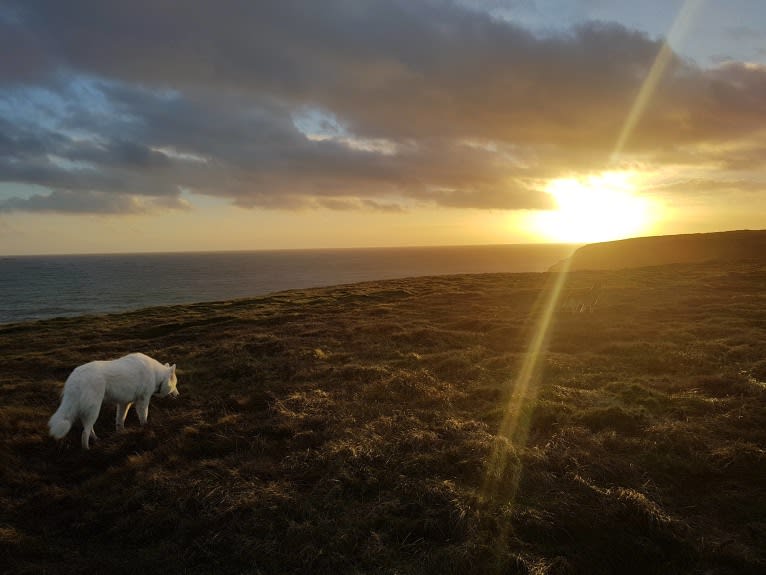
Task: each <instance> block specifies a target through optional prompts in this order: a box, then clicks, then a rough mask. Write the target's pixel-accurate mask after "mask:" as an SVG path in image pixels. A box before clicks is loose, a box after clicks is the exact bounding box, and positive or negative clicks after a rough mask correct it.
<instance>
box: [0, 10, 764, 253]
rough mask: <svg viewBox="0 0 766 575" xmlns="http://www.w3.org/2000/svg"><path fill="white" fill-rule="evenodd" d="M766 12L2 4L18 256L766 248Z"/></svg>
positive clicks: (10, 216)
mask: <svg viewBox="0 0 766 575" xmlns="http://www.w3.org/2000/svg"><path fill="white" fill-rule="evenodd" d="M764 158H766V2H762V1H761V0H727V1H723V0H645V1H643V2H635V1H634V0H568V1H563V0H560V1H559V0H557V1H554V0H486V1H479V0H473V1H471V0H462V1H460V0H453V1H449V0H422V1H418V0H380V1H377V0H370V1H367V0H323V1H321V2H315V1H311V0H304V1H293V0H280V1H279V2H269V1H259V0H217V1H212V0H209V1H202V0H185V1H183V2H182V1H180V0H178V1H172V0H132V1H131V2H117V1H105V0H68V1H67V2H61V1H59V0H0V255H14V254H50V253H109V252H146V251H208V250H210V251H214V250H256V249H290V248H313V247H317V248H319V247H369V246H404V245H463V244H497V243H537V242H573V243H583V242H591V241H607V240H611V239H619V238H622V237H631V236H640V235H658V234H674V233H696V232H709V231H719V230H731V229H762V228H764V227H766V226H764V222H766V171H764V169H763V165H764Z"/></svg>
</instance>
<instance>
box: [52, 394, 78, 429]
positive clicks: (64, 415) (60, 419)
mask: <svg viewBox="0 0 766 575" xmlns="http://www.w3.org/2000/svg"><path fill="white" fill-rule="evenodd" d="M75 417H77V409H76V406H75V404H74V402H73V401H72V399H71V398H70V397H69V395H68V394H66V393H65V394H64V395H63V396H62V397H61V405H59V408H58V409H57V410H56V413H54V414H53V415H52V416H51V418H50V419H49V420H48V428H49V429H50V434H51V435H52V436H53V437H55V438H56V439H61V438H62V437H64V436H65V435H66V434H67V433H69V430H70V429H71V428H72V423H73V422H74V419H75Z"/></svg>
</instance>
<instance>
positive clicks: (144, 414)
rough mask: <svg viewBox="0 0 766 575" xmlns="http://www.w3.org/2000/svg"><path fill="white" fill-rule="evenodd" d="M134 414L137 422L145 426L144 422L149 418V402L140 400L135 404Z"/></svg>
mask: <svg viewBox="0 0 766 575" xmlns="http://www.w3.org/2000/svg"><path fill="white" fill-rule="evenodd" d="M136 413H137V414H138V421H139V423H140V424H141V425H146V420H147V419H148V417H149V400H148V399H147V400H141V401H139V402H137V403H136Z"/></svg>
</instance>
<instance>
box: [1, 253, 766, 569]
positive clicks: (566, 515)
mask: <svg viewBox="0 0 766 575" xmlns="http://www.w3.org/2000/svg"><path fill="white" fill-rule="evenodd" d="M556 277H557V274H512V275H510V274H500V275H481V276H454V277H439V278H423V279H413V280H401V281H387V282H379V283H368V284H359V285H354V286H342V287H337V288H327V289H318V290H311V291H295V292H288V293H283V294H278V295H274V296H271V297H262V298H257V299H252V300H242V301H235V302H226V303H215V304H199V305H191V306H183V307H170V308H160V309H149V310H144V311H140V312H135V313H128V314H121V315H111V316H104V317H85V318H77V319H55V320H49V321H41V322H34V323H25V324H18V325H6V326H0V462H2V466H1V467H0V571H1V572H3V573H48V574H58V573H62V574H63V573H76V572H88V573H102V572H103V573H106V572H108V573H111V574H115V573H144V574H149V573H164V574H169V573H190V574H197V573H252V574H256V573H400V574H404V573H439V574H444V573H469V572H473V573H535V574H554V573H556V574H559V573H560V574H564V573H588V574H593V573H641V574H646V573H700V574H702V573H705V574H729V573H731V574H735V573H736V574H743V573H745V574H746V573H752V574H755V573H764V572H766V482H765V481H764V478H766V451H765V448H766V389H765V387H766V384H764V382H766V290H764V286H766V264H764V263H753V262H750V263H729V264H684V265H673V266H665V267H656V268H642V269H633V270H624V271H602V272H576V273H572V274H571V275H570V276H569V277H568V280H567V284H566V286H565V288H564V297H568V296H569V295H572V294H577V293H580V292H582V291H584V290H587V289H588V288H589V287H590V286H592V285H593V284H594V283H597V282H601V284H602V285H603V294H602V297H601V298H600V299H599V302H598V304H597V306H596V307H595V309H594V311H593V313H589V314H585V313H583V314H576V313H565V312H563V311H560V310H559V311H555V312H554V313H553V314H552V318H551V324H550V325H551V329H550V330H549V331H548V332H547V337H543V336H542V334H541V333H539V332H538V331H537V327H536V326H537V325H538V319H539V318H540V317H544V316H545V315H546V314H545V305H544V302H545V298H546V297H547V294H548V293H549V292H548V288H549V287H550V286H551V285H552V281H553V280H555V278H556ZM530 341H539V342H541V343H543V344H545V345H544V346H543V347H544V348H545V347H546V346H547V351H546V352H545V353H541V354H540V356H539V360H540V361H539V363H537V364H530V363H527V362H526V360H528V359H529V357H530V354H529V353H528V348H529V345H530ZM131 351H143V352H145V353H148V354H150V355H152V356H154V357H156V358H157V359H159V360H161V361H163V362H164V361H171V362H176V363H177V364H178V366H179V381H180V383H179V390H180V392H181V397H180V398H179V399H178V400H176V401H173V400H171V399H155V400H153V401H152V405H151V408H150V413H149V422H150V423H149V426H148V427H147V428H145V429H139V428H138V424H137V421H136V417H135V414H134V413H133V412H131V413H130V415H129V416H128V421H127V429H126V431H125V432H124V433H123V434H119V435H118V434H116V433H115V432H114V424H113V420H114V414H113V410H112V409H111V408H109V409H106V408H105V409H104V410H103V411H102V414H101V418H100V420H99V422H98V423H97V426H96V431H97V433H98V434H99V437H100V438H101V439H100V440H99V441H98V442H96V444H95V446H94V447H93V449H92V450H91V451H90V452H83V451H81V449H80V447H79V441H78V437H77V432H74V431H73V432H72V433H71V434H70V435H69V436H68V437H67V438H65V439H64V440H63V441H62V442H58V443H57V442H55V441H53V440H52V439H50V438H49V437H47V435H46V431H47V430H46V422H47V419H48V417H49V416H50V415H51V413H53V411H54V410H55V408H56V406H57V404H58V393H59V391H60V389H61V386H62V383H63V381H64V379H65V378H66V376H67V375H68V373H69V372H70V371H71V369H72V368H73V367H75V366H76V365H78V364H80V363H84V362H86V361H89V360H92V359H96V358H110V357H116V356H119V355H121V354H124V353H127V352H131ZM520 374H527V375H528V376H529V378H528V379H526V378H522V379H521V380H520V379H519V376H520ZM500 429H503V430H504V432H505V434H504V436H503V435H501V436H498V435H497V432H498V430H500Z"/></svg>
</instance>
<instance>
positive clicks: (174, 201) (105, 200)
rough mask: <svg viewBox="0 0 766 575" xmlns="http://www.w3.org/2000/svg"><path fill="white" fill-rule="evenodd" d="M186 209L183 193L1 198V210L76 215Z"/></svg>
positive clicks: (63, 193) (53, 194)
mask: <svg viewBox="0 0 766 575" xmlns="http://www.w3.org/2000/svg"><path fill="white" fill-rule="evenodd" d="M168 209H173V210H186V209H189V204H188V202H186V201H185V200H184V199H183V198H181V197H180V196H176V197H160V198H145V197H137V196H130V195H124V194H119V195H118V194H109V193H104V192H97V191H91V190H89V191H78V192H72V191H67V190H56V191H53V192H51V193H50V194H47V195H45V194H36V195H33V196H31V197H28V198H10V199H6V200H0V213H2V212H14V211H23V212H60V213H77V214H82V213H86V214H141V213H150V212H156V211H159V210H168Z"/></svg>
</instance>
